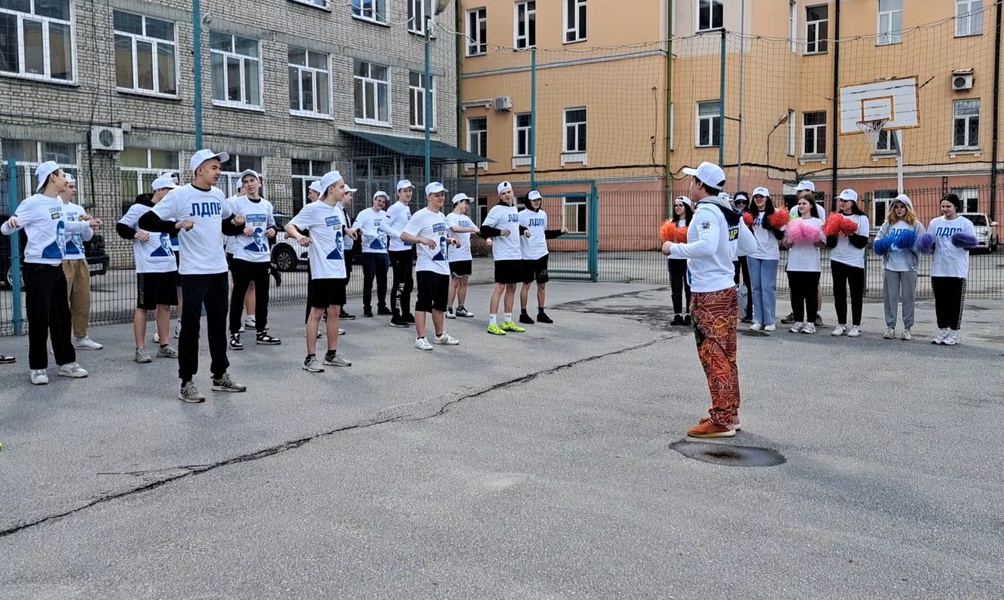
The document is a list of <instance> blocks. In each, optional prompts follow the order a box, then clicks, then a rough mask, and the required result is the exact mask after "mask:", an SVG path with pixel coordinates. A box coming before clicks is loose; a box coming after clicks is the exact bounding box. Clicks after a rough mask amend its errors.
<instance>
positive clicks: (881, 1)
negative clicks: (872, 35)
mask: <svg viewBox="0 0 1004 600" xmlns="http://www.w3.org/2000/svg"><path fill="white" fill-rule="evenodd" d="M878 6H879V9H878V44H879V45H880V46H885V45H887V44H899V43H901V42H902V41H903V0H878Z"/></svg>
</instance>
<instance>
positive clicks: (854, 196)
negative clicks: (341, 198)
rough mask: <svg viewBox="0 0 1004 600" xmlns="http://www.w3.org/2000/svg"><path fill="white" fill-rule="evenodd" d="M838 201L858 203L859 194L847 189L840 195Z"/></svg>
mask: <svg viewBox="0 0 1004 600" xmlns="http://www.w3.org/2000/svg"><path fill="white" fill-rule="evenodd" d="M837 199H838V200H848V201H850V202H857V201H858V193H857V192H855V191H854V190H852V189H846V190H844V191H842V192H840V195H839V196H837Z"/></svg>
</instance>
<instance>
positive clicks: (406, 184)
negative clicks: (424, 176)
mask: <svg viewBox="0 0 1004 600" xmlns="http://www.w3.org/2000/svg"><path fill="white" fill-rule="evenodd" d="M408 188H411V189H415V186H414V185H412V184H411V182H410V181H408V180H407V179H402V180H401V181H398V182H397V191H399V192H400V191H401V190H406V189H408Z"/></svg>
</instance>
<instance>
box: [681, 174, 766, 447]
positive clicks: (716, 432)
mask: <svg viewBox="0 0 1004 600" xmlns="http://www.w3.org/2000/svg"><path fill="white" fill-rule="evenodd" d="M683 172H684V173H686V174H687V175H690V176H691V177H692V179H691V182H690V193H689V194H688V196H689V197H690V198H691V199H692V200H694V202H695V203H696V210H695V211H694V218H693V220H692V222H691V225H690V227H689V228H688V230H687V243H685V244H674V243H671V242H666V243H665V244H663V247H662V251H663V253H664V254H666V255H670V256H674V257H679V258H686V259H688V261H689V262H688V263H687V277H688V279H689V280H690V289H691V292H692V293H691V301H690V313H691V315H692V316H693V318H694V337H695V338H696V339H697V357H698V358H699V359H700V360H701V365H702V366H703V367H704V374H705V375H706V376H707V378H708V389H709V390H710V392H711V408H710V409H709V410H708V414H709V416H708V417H704V418H702V419H701V420H700V423H699V424H698V425H697V426H696V427H693V428H691V429H690V430H688V431H687V435H689V436H690V437H696V438H712V437H732V436H734V435H735V434H736V431H738V430H739V429H740V428H741V425H740V423H739V369H738V367H737V366H736V321H737V320H738V319H739V297H738V294H737V292H736V287H735V283H734V282H733V276H734V273H735V270H734V268H733V264H732V259H733V257H735V256H736V255H737V254H738V252H737V251H738V250H742V251H743V252H751V251H753V250H755V249H756V240H755V239H754V237H753V234H752V233H751V232H750V230H749V229H748V228H747V227H745V226H744V225H743V222H742V215H741V213H740V212H739V211H737V210H736V209H735V207H733V206H732V204H731V203H730V202H729V201H728V199H727V197H725V196H720V195H719V194H720V193H721V190H722V188H723V187H725V172H724V171H722V169H721V167H719V166H718V165H713V164H711V163H707V162H705V163H701V165H700V166H699V167H697V168H696V169H684V170H683Z"/></svg>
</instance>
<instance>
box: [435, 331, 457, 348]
mask: <svg viewBox="0 0 1004 600" xmlns="http://www.w3.org/2000/svg"><path fill="white" fill-rule="evenodd" d="M432 341H433V342H434V343H436V344H439V345H440V346H456V345H458V344H460V340H458V339H457V338H455V337H453V336H452V335H450V334H448V333H446V332H445V331H444V332H443V333H442V335H437V336H436V337H435V338H433V339H432Z"/></svg>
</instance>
